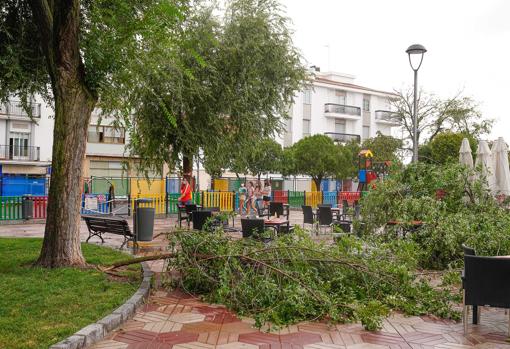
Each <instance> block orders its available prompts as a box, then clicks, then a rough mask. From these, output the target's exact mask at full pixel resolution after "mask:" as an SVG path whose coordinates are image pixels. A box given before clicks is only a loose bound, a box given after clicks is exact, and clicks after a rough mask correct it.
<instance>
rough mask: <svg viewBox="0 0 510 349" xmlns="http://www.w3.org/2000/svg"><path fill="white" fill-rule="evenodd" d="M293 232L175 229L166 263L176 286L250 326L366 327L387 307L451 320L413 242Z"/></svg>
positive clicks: (377, 320) (378, 319) (447, 303)
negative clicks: (323, 239)
mask: <svg viewBox="0 0 510 349" xmlns="http://www.w3.org/2000/svg"><path fill="white" fill-rule="evenodd" d="M296 230H297V232H296V234H294V235H289V236H284V237H281V238H278V239H276V240H274V241H273V242H272V243H271V245H264V244H262V243H260V242H257V241H254V240H250V239H242V240H232V239H231V238H229V237H228V236H226V235H224V234H223V232H221V231H220V232H216V233H213V234H204V233H200V232H177V233H176V234H175V235H173V237H172V242H171V246H172V248H173V250H174V251H175V253H176V258H175V260H174V262H173V263H171V268H173V269H175V270H176V271H178V272H179V273H180V275H181V278H180V280H179V281H178V286H180V287H182V288H184V289H185V290H187V291H190V292H192V293H198V294H202V295H203V296H204V297H205V298H206V300H207V301H209V302H213V303H221V304H225V305H226V306H227V307H229V308H231V309H233V310H234V311H236V312H237V313H238V314H240V315H242V316H251V317H253V318H254V319H255V320H256V324H257V325H258V326H262V325H264V324H266V323H270V324H272V325H274V326H277V327H279V326H283V325H288V324H292V323H297V322H299V321H305V320H316V319H323V320H328V321H331V322H350V321H361V322H362V324H363V325H364V326H365V327H366V328H367V329H371V330H374V329H376V328H379V327H380V326H381V323H382V319H383V317H384V316H386V315H387V314H388V312H389V311H390V310H401V311H404V312H405V313H407V314H410V315H416V314H425V313H433V314H436V315H438V316H442V317H453V318H458V314H457V313H455V312H453V311H452V310H451V309H450V301H451V299H452V296H451V295H450V294H449V293H448V292H446V291H439V290H434V289H432V288H431V287H430V286H429V285H428V284H427V283H425V282H424V281H419V280H418V279H417V278H416V277H415V276H414V274H413V270H414V268H415V267H416V265H417V261H418V258H417V248H416V247H417V246H416V244H414V243H413V242H410V241H402V240H400V241H398V240H397V241H393V242H389V243H366V242H363V241H362V240H359V239H357V238H347V237H346V238H342V239H340V240H339V241H338V243H337V244H335V245H333V246H330V245H324V244H317V243H315V242H314V241H312V240H311V239H310V238H309V237H308V233H305V232H304V231H301V230H300V229H299V228H298V227H296Z"/></svg>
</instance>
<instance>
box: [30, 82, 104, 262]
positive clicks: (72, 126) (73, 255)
mask: <svg viewBox="0 0 510 349" xmlns="http://www.w3.org/2000/svg"><path fill="white" fill-rule="evenodd" d="M55 90H56V92H57V93H56V94H55V128H54V131H53V157H52V173H51V183H50V190H49V195H48V207H47V219H46V227H45V231H44V241H43V247H42V250H41V254H40V256H39V259H38V261H37V264H38V265H41V266H44V267H49V268H55V267H61V266H82V265H85V259H84V258H83V255H82V252H81V246H80V206H81V175H82V170H83V158H84V156H85V148H86V139H87V127H88V124H89V120H90V115H91V113H92V110H93V109H94V105H95V103H96V100H95V99H94V98H93V97H92V96H90V95H89V94H88V92H87V90H86V89H84V88H83V87H82V86H80V85H79V84H77V83H75V82H68V83H63V84H61V86H59V87H57V88H56V89H55Z"/></svg>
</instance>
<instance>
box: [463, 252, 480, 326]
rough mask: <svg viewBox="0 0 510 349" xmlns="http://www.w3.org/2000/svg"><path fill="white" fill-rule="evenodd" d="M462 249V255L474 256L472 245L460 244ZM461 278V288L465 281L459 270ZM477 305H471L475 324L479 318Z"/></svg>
mask: <svg viewBox="0 0 510 349" xmlns="http://www.w3.org/2000/svg"><path fill="white" fill-rule="evenodd" d="M462 250H463V251H464V256H476V252H475V249H474V248H472V247H469V246H467V245H464V244H462ZM460 277H461V280H462V289H463V290H464V289H465V286H464V283H465V279H466V277H465V271H464V270H462V271H461V275H460ZM478 309H479V308H478V307H473V323H474V324H477V323H478V319H479V314H480V312H479V311H478Z"/></svg>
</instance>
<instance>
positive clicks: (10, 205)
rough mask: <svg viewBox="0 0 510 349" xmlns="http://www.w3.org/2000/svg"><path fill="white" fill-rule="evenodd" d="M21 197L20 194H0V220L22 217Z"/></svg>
mask: <svg viewBox="0 0 510 349" xmlns="http://www.w3.org/2000/svg"><path fill="white" fill-rule="evenodd" d="M22 201H23V197H21V196H1V197H0V220H2V221H7V220H15V219H22V218H23V217H22V215H21V205H22Z"/></svg>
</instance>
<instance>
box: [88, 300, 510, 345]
mask: <svg viewBox="0 0 510 349" xmlns="http://www.w3.org/2000/svg"><path fill="white" fill-rule="evenodd" d="M507 319H508V317H507V315H505V314H504V312H503V311H499V310H494V309H487V310H484V311H482V319H481V325H477V326H474V325H470V328H469V333H468V335H466V336H464V334H463V326H462V324H461V323H454V322H451V321H445V320H439V319H434V318H431V317H427V316H423V317H405V316H403V315H400V314H394V315H393V316H391V317H390V318H388V319H386V320H384V324H383V328H382V329H381V330H380V331H378V332H368V331H365V330H363V328H362V327H361V325H359V324H347V325H328V324H326V323H319V322H317V323H300V324H297V325H293V326H290V327H287V328H283V329H280V330H278V331H268V329H267V328H266V329H262V330H261V331H259V330H258V329H257V328H255V327H253V320H251V319H248V318H238V317H237V316H236V315H235V314H233V313H232V312H230V311H228V310H227V309H225V308H224V307H222V306H219V305H211V304H206V303H203V302H201V301H199V300H198V299H196V298H194V297H192V296H189V295H187V294H184V293H182V292H179V291H172V292H166V291H164V290H158V291H153V292H152V295H151V297H150V299H149V302H148V303H147V304H146V305H144V306H143V307H142V308H141V309H140V310H139V311H138V313H137V314H136V316H135V317H134V318H133V319H131V320H129V321H128V322H126V323H125V324H124V325H122V326H121V327H120V328H119V329H117V330H116V331H114V332H113V333H111V334H110V335H109V336H108V337H107V338H106V339H105V340H103V341H102V342H100V343H97V344H96V345H94V346H92V347H91V348H90V349H153V348H154V349H171V348H173V349H213V348H217V349H243V348H244V349H475V348H476V349H491V348H494V349H510V343H508V342H506V339H507V338H508V336H507V332H506V331H507V323H508V322H507Z"/></svg>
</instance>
